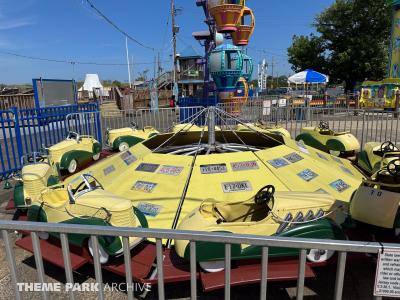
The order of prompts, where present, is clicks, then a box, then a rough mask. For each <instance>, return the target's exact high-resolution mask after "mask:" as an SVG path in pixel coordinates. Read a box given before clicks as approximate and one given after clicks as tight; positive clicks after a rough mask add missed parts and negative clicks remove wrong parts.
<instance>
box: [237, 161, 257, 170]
mask: <svg viewBox="0 0 400 300" xmlns="http://www.w3.org/2000/svg"><path fill="white" fill-rule="evenodd" d="M231 167H232V171H234V172H237V171H248V170H258V169H259V167H258V164H257V162H256V161H255V160H253V161H239V162H233V163H231Z"/></svg>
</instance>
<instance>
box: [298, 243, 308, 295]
mask: <svg viewBox="0 0 400 300" xmlns="http://www.w3.org/2000/svg"><path fill="white" fill-rule="evenodd" d="M306 259H307V250H304V249H302V250H301V251H300V260H299V276H298V279H297V295H296V299H297V300H302V299H303V296H304V278H305V271H306Z"/></svg>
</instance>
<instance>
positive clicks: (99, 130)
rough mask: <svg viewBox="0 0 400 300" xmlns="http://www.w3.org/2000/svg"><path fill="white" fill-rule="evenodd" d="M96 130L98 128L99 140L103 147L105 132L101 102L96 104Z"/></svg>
mask: <svg viewBox="0 0 400 300" xmlns="http://www.w3.org/2000/svg"><path fill="white" fill-rule="evenodd" d="M95 114H96V128H97V138H98V141H99V143H100V145H103V130H102V129H101V110H100V105H99V102H96V112H95Z"/></svg>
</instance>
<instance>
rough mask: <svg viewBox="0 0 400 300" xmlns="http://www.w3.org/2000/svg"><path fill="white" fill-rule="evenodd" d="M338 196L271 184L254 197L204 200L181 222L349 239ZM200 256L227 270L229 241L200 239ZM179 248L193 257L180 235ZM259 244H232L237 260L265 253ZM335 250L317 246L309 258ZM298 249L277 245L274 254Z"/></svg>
mask: <svg viewBox="0 0 400 300" xmlns="http://www.w3.org/2000/svg"><path fill="white" fill-rule="evenodd" d="M339 210H340V207H339V206H337V204H336V201H335V199H334V198H333V197H332V196H330V195H328V194H326V193H315V192H314V193H309V192H277V193H276V194H275V188H274V187H273V186H272V185H269V186H266V187H264V188H262V189H261V190H260V191H259V192H258V193H257V194H256V196H255V197H254V198H252V199H250V200H247V201H241V202H232V203H218V202H215V201H213V200H205V201H204V202H203V203H202V204H201V206H200V207H199V208H197V209H195V210H194V211H192V212H191V213H189V214H188V215H187V216H186V217H185V218H184V219H183V220H182V221H181V223H180V225H179V226H178V229H181V230H201V231H208V232H229V233H235V234H252V235H267V236H281V237H303V238H318V239H344V238H345V235H344V233H343V232H342V230H341V229H340V227H339V225H337V223H336V222H335V221H334V219H335V216H336V215H337V213H338V212H339ZM196 247H197V251H196V253H197V261H199V263H200V266H201V267H202V268H203V269H204V270H206V271H208V272H217V271H221V270H222V269H223V264H224V245H223V244H219V243H209V242H198V243H196ZM175 250H176V253H177V254H178V255H179V256H180V257H183V258H185V259H189V258H190V245H189V241H183V240H176V241H175ZM261 254H262V249H261V247H259V246H249V245H232V259H234V260H240V259H255V258H261ZM333 254H334V252H332V251H324V250H322V251H321V250H318V249H313V250H310V251H309V253H308V255H307V258H308V259H309V260H310V261H313V262H323V261H326V260H328V259H329V258H330V257H332V255H333ZM296 255H298V250H296V249H287V248H272V249H270V251H269V256H270V257H284V256H296Z"/></svg>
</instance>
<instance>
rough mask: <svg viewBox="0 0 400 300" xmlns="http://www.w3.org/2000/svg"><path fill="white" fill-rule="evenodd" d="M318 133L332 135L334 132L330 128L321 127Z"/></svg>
mask: <svg viewBox="0 0 400 300" xmlns="http://www.w3.org/2000/svg"><path fill="white" fill-rule="evenodd" d="M319 133H320V134H322V135H333V134H334V132H333V131H332V130H330V129H321V130H320V131H319Z"/></svg>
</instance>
